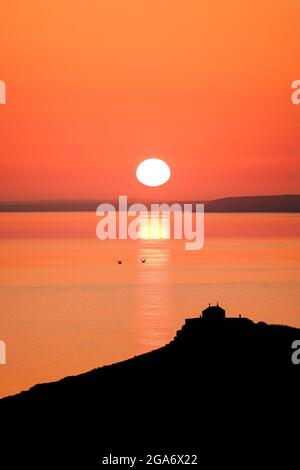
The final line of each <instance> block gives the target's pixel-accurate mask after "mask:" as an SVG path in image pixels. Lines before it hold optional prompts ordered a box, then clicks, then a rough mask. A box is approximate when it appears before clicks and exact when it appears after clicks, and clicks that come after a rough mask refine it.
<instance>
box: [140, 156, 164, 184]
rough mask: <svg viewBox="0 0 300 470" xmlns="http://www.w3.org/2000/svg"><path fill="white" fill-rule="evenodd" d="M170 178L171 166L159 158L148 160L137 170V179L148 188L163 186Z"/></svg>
mask: <svg viewBox="0 0 300 470" xmlns="http://www.w3.org/2000/svg"><path fill="white" fill-rule="evenodd" d="M170 176H171V171H170V168H169V166H168V165H167V164H166V162H164V161H163V160H160V159H159V158H148V159H147V160H144V161H143V162H141V163H140V164H139V166H138V167H137V169H136V177H137V179H138V180H139V182H140V183H142V184H145V185H146V186H161V185H162V184H164V183H166V182H167V181H168V179H169V178H170Z"/></svg>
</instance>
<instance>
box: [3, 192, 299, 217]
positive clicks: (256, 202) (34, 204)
mask: <svg viewBox="0 0 300 470" xmlns="http://www.w3.org/2000/svg"><path fill="white" fill-rule="evenodd" d="M102 202H108V203H112V204H115V203H116V200H115V199H105V198H99V199H98V200H94V199H93V200H60V199H57V200H37V201H2V202H0V212H70V211H71V212H72V211H74V212H85V211H88V212H94V211H96V208H97V206H98V205H99V204H101V203H102ZM134 202H141V203H144V204H145V205H146V206H147V207H150V205H151V203H163V202H165V203H168V204H172V203H173V201H160V200H156V201H151V203H150V202H149V201H142V200H129V201H128V204H132V203H134ZM188 203H189V204H193V205H195V204H196V203H204V204H205V212H224V213H226V212H290V213H293V212H300V195H298V194H283V195H271V196H240V197H226V198H221V199H214V200H210V201H208V200H206V201H205V200H197V201H193V200H183V201H180V204H188Z"/></svg>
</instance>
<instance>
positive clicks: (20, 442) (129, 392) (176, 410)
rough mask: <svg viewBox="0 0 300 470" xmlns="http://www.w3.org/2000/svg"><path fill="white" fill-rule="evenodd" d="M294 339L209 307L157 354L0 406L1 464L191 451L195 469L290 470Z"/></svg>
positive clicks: (280, 329) (39, 388) (295, 392)
mask: <svg viewBox="0 0 300 470" xmlns="http://www.w3.org/2000/svg"><path fill="white" fill-rule="evenodd" d="M296 339H300V329H295V328H292V327H289V326H280V325H268V324H266V323H264V322H259V323H254V322H253V321H251V320H250V319H248V318H244V317H243V316H242V315H239V316H237V317H226V313H225V310H224V309H223V308H222V307H221V306H219V305H215V306H211V305H209V306H208V307H207V308H206V309H204V310H203V311H202V314H201V315H199V316H198V317H195V318H188V319H186V321H185V324H184V325H183V326H182V328H181V329H180V330H178V331H177V333H176V335H175V337H174V339H173V340H172V341H170V343H169V344H167V345H166V346H164V347H162V348H159V349H157V350H154V351H152V352H149V353H146V354H142V355H140V356H137V357H133V358H131V359H128V360H125V361H123V362H119V363H117V364H113V365H110V366H105V367H101V368H98V369H94V370H92V371H90V372H87V373H85V374H81V375H78V376H74V377H66V378H64V379H62V380H60V381H58V382H54V383H48V384H41V385H36V386H34V387H33V388H31V389H30V390H28V391H26V392H22V393H20V394H18V395H15V396H13V397H7V398H4V399H2V400H0V415H1V419H2V449H3V451H2V458H3V459H8V460H9V462H10V464H11V465H14V464H20V463H22V464H23V465H24V464H25V463H30V464H31V465H38V464H40V463H41V462H43V461H44V460H45V459H47V462H51V463H53V462H54V463H55V462H56V464H57V465H60V467H57V468H72V467H71V465H72V464H74V463H76V464H78V463H79V462H81V463H82V465H84V466H82V468H98V467H97V465H100V463H101V459H102V457H103V456H105V455H108V454H111V455H115V456H120V455H133V456H135V455H137V456H140V457H141V458H142V457H143V456H145V455H146V454H153V453H156V454H157V453H158V454H165V453H168V454H172V453H175V454H182V453H184V454H189V453H190V454H191V453H192V454H198V455H199V465H200V467H201V465H202V467H201V468H216V467H215V465H222V466H224V467H225V466H228V465H231V466H235V465H237V466H238V465H240V467H239V468H244V464H245V461H247V463H248V464H250V463H251V464H252V465H256V467H253V468H259V467H260V466H264V465H265V468H270V465H271V464H272V463H273V462H276V463H277V464H279V463H282V465H284V467H282V468H288V465H289V463H291V464H292V463H293V462H294V458H295V456H296V450H297V439H298V436H297V434H295V433H294V432H293V429H292V428H291V425H290V420H291V418H293V420H295V422H297V419H298V413H299V406H298V400H299V385H300V380H299V379H300V365H299V366H296V365H294V364H293V363H292V361H291V355H292V349H291V345H292V343H293V341H294V340H296ZM294 446H295V447H294ZM266 465H268V466H266ZM7 468H8V467H7ZM32 468H35V467H32ZM40 468H42V467H40ZM55 468H56V467H55Z"/></svg>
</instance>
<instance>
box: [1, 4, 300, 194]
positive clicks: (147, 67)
mask: <svg viewBox="0 0 300 470" xmlns="http://www.w3.org/2000/svg"><path fill="white" fill-rule="evenodd" d="M299 17H300V3H299V1H298V0H285V1H284V2H283V1H282V0H280V1H277V0H264V1H261V0H251V1H250V0H249V1H248V0H243V1H241V0H227V1H224V0H219V1H211V0H210V1H205V2H204V1H201V0H191V1H189V0H186V1H178V0H172V1H170V0H168V1H165V0H84V1H82V0H76V1H71V0H59V1H58V0H51V1H50V0H44V1H40V0H28V1H26V2H25V1H22V0H19V1H16V0H10V1H9V2H4V3H3V4H2V5H1V31H0V64H1V67H0V79H1V80H5V82H6V85H7V104H6V105H1V106H0V133H1V140H0V160H1V172H0V199H2V200H5V199H39V198H67V199H69V198H98V197H99V198H101V197H112V196H116V195H118V194H128V195H129V196H132V197H139V198H143V197H145V198H147V199H148V198H150V199H151V198H157V197H159V198H160V197H162V198H168V199H170V198H172V199H178V198H196V199H197V198H199V199H201V198H215V197H222V196H228V195H245V194H275V193H299V170H300V165H299V163H298V161H299V152H300V137H299V136H300V132H299V131H300V105H299V106H295V105H292V104H291V83H292V81H293V80H296V79H300V63H299V53H300V52H299V46H300V28H299ZM149 156H158V157H160V158H163V159H165V160H166V161H167V162H168V164H169V165H170V167H171V171H172V179H171V180H170V182H169V183H167V184H166V185H165V186H163V187H161V188H154V189H153V188H147V187H144V186H142V185H141V184H140V183H138V182H137V180H136V179H135V169H136V166H137V164H138V163H139V162H140V161H141V160H143V159H144V158H147V157H149Z"/></svg>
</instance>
